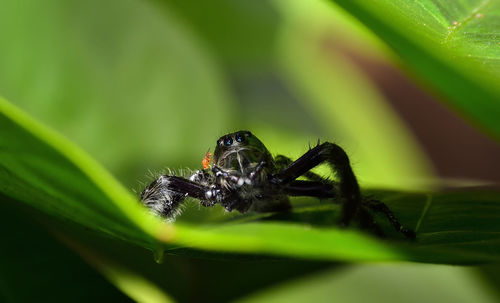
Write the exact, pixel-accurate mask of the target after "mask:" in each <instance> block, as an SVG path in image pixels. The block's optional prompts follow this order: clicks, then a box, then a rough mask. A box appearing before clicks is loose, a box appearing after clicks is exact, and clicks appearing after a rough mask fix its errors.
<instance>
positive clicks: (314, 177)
mask: <svg viewBox="0 0 500 303" xmlns="http://www.w3.org/2000/svg"><path fill="white" fill-rule="evenodd" d="M274 162H275V163H276V165H277V166H278V167H279V168H281V169H284V168H286V167H287V166H289V165H290V164H292V163H293V160H292V159H290V158H288V157H287V156H284V155H277V156H276V157H275V158H274ZM302 176H304V177H306V178H307V179H309V180H311V181H318V182H322V183H331V184H335V181H332V180H328V179H325V178H323V177H322V176H320V175H318V174H316V173H313V172H312V171H307V172H305V173H304V174H302Z"/></svg>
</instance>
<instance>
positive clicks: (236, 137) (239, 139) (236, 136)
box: [234, 133, 245, 142]
mask: <svg viewBox="0 0 500 303" xmlns="http://www.w3.org/2000/svg"><path fill="white" fill-rule="evenodd" d="M234 138H235V139H236V141H238V142H243V141H245V137H243V135H242V134H240V133H237V134H236V135H235V136H234Z"/></svg>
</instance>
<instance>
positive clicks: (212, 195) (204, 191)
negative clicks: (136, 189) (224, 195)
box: [141, 175, 220, 217]
mask: <svg viewBox="0 0 500 303" xmlns="http://www.w3.org/2000/svg"><path fill="white" fill-rule="evenodd" d="M219 195H220V190H219V189H217V188H212V187H207V186H204V185H202V184H199V183H197V182H194V181H191V180H188V179H185V178H183V177H177V176H169V175H162V176H160V177H159V178H158V179H156V180H155V181H153V182H152V183H151V184H150V185H148V187H146V188H145V189H144V190H143V191H142V193H141V200H142V201H143V203H144V204H145V205H146V206H148V207H150V208H151V209H153V210H154V211H155V212H157V213H158V214H161V215H163V216H166V217H169V216H171V215H173V214H174V213H175V210H176V209H177V208H178V206H179V205H180V204H181V203H182V202H183V201H184V199H185V198H187V197H191V198H195V199H198V200H200V203H201V204H202V205H203V206H213V205H214V204H215V203H216V201H217V199H218V198H219Z"/></svg>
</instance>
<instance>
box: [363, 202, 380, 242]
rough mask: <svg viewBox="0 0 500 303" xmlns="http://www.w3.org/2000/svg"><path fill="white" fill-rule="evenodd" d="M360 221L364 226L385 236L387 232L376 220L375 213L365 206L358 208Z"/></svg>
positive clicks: (378, 234)
mask: <svg viewBox="0 0 500 303" xmlns="http://www.w3.org/2000/svg"><path fill="white" fill-rule="evenodd" d="M358 218H359V223H360V224H361V227H362V228H366V229H368V230H371V231H373V232H374V233H375V234H376V235H377V236H379V237H381V238H384V237H385V234H384V231H383V230H382V228H381V227H380V226H379V225H378V224H377V222H375V219H374V218H373V215H372V214H371V213H370V212H369V211H368V210H367V209H366V208H364V207H360V209H359V210H358Z"/></svg>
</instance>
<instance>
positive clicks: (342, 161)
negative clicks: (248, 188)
mask: <svg viewBox="0 0 500 303" xmlns="http://www.w3.org/2000/svg"><path fill="white" fill-rule="evenodd" d="M324 162H327V163H328V164H330V166H331V168H332V170H333V171H334V172H336V173H337V175H338V177H339V189H340V195H341V196H342V198H343V199H344V201H343V203H342V216H341V221H340V223H341V224H342V225H343V226H347V225H349V223H350V221H351V220H352V218H353V217H354V216H355V215H356V213H357V211H358V209H359V208H360V205H361V192H360V190H359V185H358V181H357V180H356V177H355V176H354V173H353V171H352V168H351V165H350V164H349V157H348V156H347V154H346V153H345V151H344V150H343V149H342V148H341V147H340V146H338V145H336V144H333V143H330V142H325V143H323V144H319V145H317V146H315V147H314V148H312V149H310V150H309V151H307V152H306V153H305V154H304V155H302V156H301V157H300V158H299V159H297V160H296V161H295V162H293V163H291V164H290V165H289V166H288V167H286V168H284V169H283V170H281V171H280V172H279V173H278V174H276V175H274V176H273V177H272V178H271V181H272V182H274V183H277V184H282V185H286V184H290V183H291V182H292V181H294V180H295V179H297V178H298V177H300V176H301V175H304V174H305V173H307V172H308V171H309V170H311V169H313V168H314V167H316V166H318V165H319V164H322V163H324Z"/></svg>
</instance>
